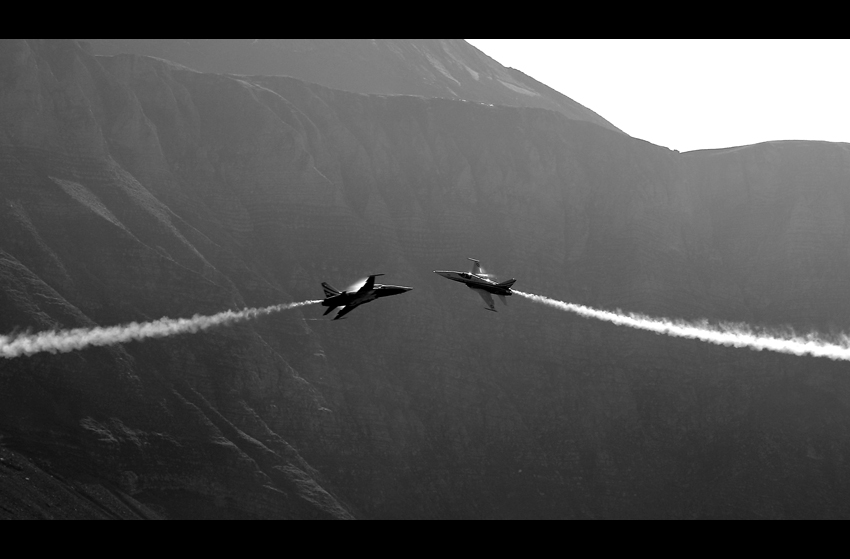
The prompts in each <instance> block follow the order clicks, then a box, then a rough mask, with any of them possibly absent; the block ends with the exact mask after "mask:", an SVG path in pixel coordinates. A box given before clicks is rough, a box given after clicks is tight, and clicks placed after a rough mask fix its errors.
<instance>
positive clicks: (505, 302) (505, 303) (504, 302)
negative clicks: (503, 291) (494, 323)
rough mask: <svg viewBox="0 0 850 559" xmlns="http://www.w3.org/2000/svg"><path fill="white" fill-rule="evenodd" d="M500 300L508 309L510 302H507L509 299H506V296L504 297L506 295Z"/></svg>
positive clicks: (500, 296)
mask: <svg viewBox="0 0 850 559" xmlns="http://www.w3.org/2000/svg"><path fill="white" fill-rule="evenodd" d="M499 299H501V300H502V304H503V305H505V306H506V307H507V306H508V300H507V299H505V296H504V295H499Z"/></svg>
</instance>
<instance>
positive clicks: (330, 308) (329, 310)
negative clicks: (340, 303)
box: [322, 307, 336, 316]
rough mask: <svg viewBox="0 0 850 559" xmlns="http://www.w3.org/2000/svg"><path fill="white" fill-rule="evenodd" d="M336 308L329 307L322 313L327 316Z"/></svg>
mask: <svg viewBox="0 0 850 559" xmlns="http://www.w3.org/2000/svg"><path fill="white" fill-rule="evenodd" d="M335 308H336V307H328V310H326V311H325V312H324V313H323V314H322V316H327V314H328V313H329V312H331V311H332V310H334V309H335Z"/></svg>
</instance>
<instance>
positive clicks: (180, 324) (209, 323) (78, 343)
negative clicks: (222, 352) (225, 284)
mask: <svg viewBox="0 0 850 559" xmlns="http://www.w3.org/2000/svg"><path fill="white" fill-rule="evenodd" d="M320 302H321V300H317V301H302V302H300V303H284V304H282V305H272V306H270V307H265V308H261V309H243V310H241V311H224V312H220V313H218V314H214V315H212V316H203V315H199V314H196V315H195V316H193V317H192V318H168V317H163V318H160V319H159V320H153V321H151V322H131V323H129V324H122V325H120V326H98V327H95V328H72V329H70V330H50V331H46V332H39V333H37V334H17V335H12V336H0V357H5V358H6V359H11V358H13V357H19V356H21V355H33V354H34V353H41V352H43V351H48V352H50V353H66V352H68V351H75V350H78V349H83V348H84V347H88V346H92V345H95V346H105V345H114V344H121V343H124V342H129V341H133V340H136V341H140V340H144V339H147V338H164V337H166V336H174V335H175V334H190V333H194V332H200V331H201V330H206V329H207V328H212V327H214V326H221V325H224V324H230V323H233V322H241V321H244V320H251V319H253V318H257V317H260V316H263V315H267V314H271V313H275V312H279V311H285V310H287V309H294V308H295V307H303V306H305V305H312V304H314V303H320Z"/></svg>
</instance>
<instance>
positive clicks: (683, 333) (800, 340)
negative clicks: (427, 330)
mask: <svg viewBox="0 0 850 559" xmlns="http://www.w3.org/2000/svg"><path fill="white" fill-rule="evenodd" d="M513 292H514V293H516V294H517V295H521V296H523V297H525V298H527V299H531V300H532V301H534V302H536V303H541V304H544V305H547V306H549V307H553V308H556V309H560V310H563V311H569V312H572V313H575V314H577V315H579V316H582V317H585V318H596V319H598V320H604V321H607V322H611V323H613V324H616V325H618V326H628V327H630V328H638V329H640V330H647V331H649V332H655V333H656V334H664V335H667V336H675V337H679V338H689V339H692V340H699V341H702V342H708V343H711V344H717V345H724V346H729V347H743V348H749V349H752V350H755V351H761V350H763V349H764V350H769V351H776V352H778V353H789V354H792V355H811V356H814V357H827V358H829V359H833V360H843V361H850V337H848V336H847V335H842V336H840V337H839V339H837V340H824V339H822V337H821V335H819V334H817V333H814V332H812V333H810V334H806V335H804V336H799V335H797V334H795V333H793V332H791V333H788V334H785V333H782V334H777V333H775V332H768V331H766V330H754V329H752V328H750V327H749V326H748V325H746V324H733V323H719V324H709V323H708V321H705V320H703V321H698V322H686V321H684V320H670V319H667V318H653V317H650V316H646V315H642V314H638V313H623V312H621V311H619V310H618V311H617V312H611V311H602V310H598V309H594V308H591V307H585V306H584V305H576V304H573V303H564V302H563V301H556V300H555V299H550V298H548V297H543V296H540V295H532V294H530V293H523V292H522V291H517V290H516V289H514V290H513Z"/></svg>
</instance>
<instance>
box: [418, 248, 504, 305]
mask: <svg viewBox="0 0 850 559" xmlns="http://www.w3.org/2000/svg"><path fill="white" fill-rule="evenodd" d="M467 260H472V270H470V271H469V272H440V271H437V270H434V273H435V274H439V275H441V276H443V277H444V278H448V279H450V280H452V281H459V282H461V283H465V284H466V286H467V287H468V288H470V289H472V290H474V291H475V292H476V293H478V294H479V295H481V298H482V299H484V302H485V303H487V307H485V308H486V309H487V310H488V311H493V312H496V308H495V305H494V304H493V297H491V296H490V294H491V293H492V294H494V295H498V296H499V299H501V300H502V303H504V304H505V305H507V304H508V302H507V300H505V296H506V295H511V294H512V293H513V292H512V291H511V286H512V285H513V284H514V282H515V281H516V280H515V279H509V280H507V281H503V282H502V283H496V282H495V281H493V280H491V279H489V278H488V277H487V276H486V274H484V273H483V272H482V271H481V265H480V264H479V263H478V260H476V259H475V258H467Z"/></svg>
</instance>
